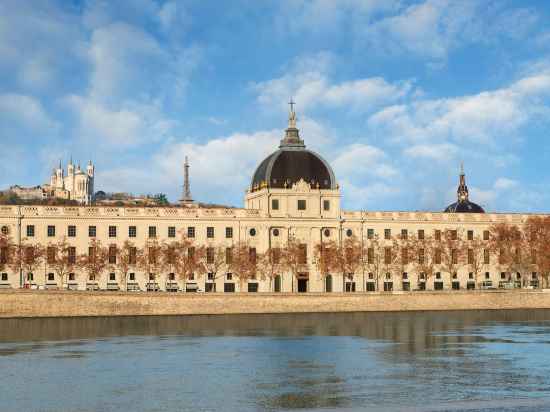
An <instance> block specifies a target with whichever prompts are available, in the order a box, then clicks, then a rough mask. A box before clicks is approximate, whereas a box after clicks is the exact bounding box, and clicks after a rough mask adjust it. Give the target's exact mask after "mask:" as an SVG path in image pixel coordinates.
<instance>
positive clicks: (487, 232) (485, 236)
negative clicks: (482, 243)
mask: <svg viewBox="0 0 550 412" xmlns="http://www.w3.org/2000/svg"><path fill="white" fill-rule="evenodd" d="M483 240H489V231H488V230H484V231H483Z"/></svg>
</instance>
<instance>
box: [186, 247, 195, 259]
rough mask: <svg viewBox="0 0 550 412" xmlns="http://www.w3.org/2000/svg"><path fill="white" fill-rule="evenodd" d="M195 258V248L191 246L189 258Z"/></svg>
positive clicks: (188, 251) (188, 250)
mask: <svg viewBox="0 0 550 412" xmlns="http://www.w3.org/2000/svg"><path fill="white" fill-rule="evenodd" d="M194 258H195V248H194V247H190V248H188V249H187V259H194Z"/></svg>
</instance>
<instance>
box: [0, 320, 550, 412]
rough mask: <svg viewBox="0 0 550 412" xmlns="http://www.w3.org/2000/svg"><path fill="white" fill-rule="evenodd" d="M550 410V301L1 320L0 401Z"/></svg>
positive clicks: (65, 406) (197, 407) (127, 407)
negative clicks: (484, 307)
mask: <svg viewBox="0 0 550 412" xmlns="http://www.w3.org/2000/svg"><path fill="white" fill-rule="evenodd" d="M295 409H299V410H323V411H330V410H341V409H343V410H372V411H523V412H527V411H549V410H550V311H545V310H537V311H498V312H492V311H485V312H478V311H468V312H445V313H443V312H412V313H385V314H382V313H366V314H365V313H352V314H300V315H231V316H192V317H127V318H114V317H112V318H62V319H6V320H0V411H56V412H57V411H103V410H122V411H179V410H188V411H218V410H219V411H256V410H268V411H269V410H295Z"/></svg>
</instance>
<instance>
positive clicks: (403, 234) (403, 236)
mask: <svg viewBox="0 0 550 412" xmlns="http://www.w3.org/2000/svg"><path fill="white" fill-rule="evenodd" d="M408 237H409V231H408V230H407V229H401V239H408Z"/></svg>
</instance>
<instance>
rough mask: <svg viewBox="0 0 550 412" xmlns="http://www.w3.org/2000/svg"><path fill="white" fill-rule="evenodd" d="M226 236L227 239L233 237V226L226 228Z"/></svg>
mask: <svg viewBox="0 0 550 412" xmlns="http://www.w3.org/2000/svg"><path fill="white" fill-rule="evenodd" d="M225 237H226V238H227V239H231V238H232V237H233V228H232V227H226V228H225Z"/></svg>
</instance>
